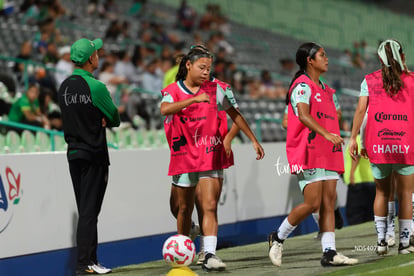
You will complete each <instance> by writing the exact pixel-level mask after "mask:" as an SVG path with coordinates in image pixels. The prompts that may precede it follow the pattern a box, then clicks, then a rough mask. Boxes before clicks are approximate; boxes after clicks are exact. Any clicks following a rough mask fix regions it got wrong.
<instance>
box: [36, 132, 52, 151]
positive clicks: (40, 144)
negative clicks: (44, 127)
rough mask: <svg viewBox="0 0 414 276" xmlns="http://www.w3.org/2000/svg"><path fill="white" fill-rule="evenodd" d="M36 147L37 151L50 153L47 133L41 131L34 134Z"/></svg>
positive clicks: (50, 148)
mask: <svg viewBox="0 0 414 276" xmlns="http://www.w3.org/2000/svg"><path fill="white" fill-rule="evenodd" d="M35 138H36V146H37V149H38V151H41V152H43V151H51V150H52V145H51V143H50V137H49V135H48V134H47V133H45V132H42V131H37V132H36V134H35Z"/></svg>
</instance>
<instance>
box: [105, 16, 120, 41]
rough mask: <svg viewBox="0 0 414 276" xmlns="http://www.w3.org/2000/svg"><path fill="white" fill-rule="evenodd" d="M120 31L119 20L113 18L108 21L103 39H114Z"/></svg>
mask: <svg viewBox="0 0 414 276" xmlns="http://www.w3.org/2000/svg"><path fill="white" fill-rule="evenodd" d="M121 32H122V26H121V24H120V23H119V20H118V19H114V20H112V21H111V23H109V26H108V28H107V29H106V32H105V39H108V40H112V41H116V40H117V38H118V36H119V35H120V34H121Z"/></svg>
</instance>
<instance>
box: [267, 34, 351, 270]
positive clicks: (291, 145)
mask: <svg viewBox="0 0 414 276" xmlns="http://www.w3.org/2000/svg"><path fill="white" fill-rule="evenodd" d="M296 63H297V64H298V65H299V70H298V71H297V73H296V74H295V76H294V77H293V79H292V82H291V85H290V87H289V93H288V94H287V96H286V104H287V105H288V127H287V139H286V153H287V157H288V161H289V164H290V166H291V172H292V174H296V175H297V177H298V180H299V186H300V188H301V190H302V193H303V196H304V202H303V203H301V204H299V205H298V206H296V207H295V208H293V209H292V211H291V212H290V213H289V215H288V216H287V217H286V218H285V219H284V221H283V222H282V224H281V225H280V226H279V227H278V228H277V231H274V232H272V233H271V234H270V235H269V237H268V241H269V258H270V260H271V262H272V263H273V264H274V265H276V266H281V264H282V250H283V242H284V241H285V240H286V239H287V238H288V236H289V235H290V234H291V233H292V232H293V231H294V230H295V228H296V227H297V225H299V223H300V222H302V221H303V220H304V219H305V218H306V217H307V216H309V215H310V214H312V213H313V212H315V211H316V210H318V209H319V228H320V232H321V245H322V251H323V255H322V258H321V265H322V266H331V265H352V264H355V263H357V262H358V260H357V259H352V258H348V257H346V256H344V255H342V254H338V253H337V252H336V246H335V215H334V210H335V199H336V196H335V194H336V182H337V180H338V179H339V174H340V173H343V171H344V165H343V153H342V144H343V143H344V141H343V139H342V138H341V137H340V133H339V123H338V118H337V114H336V108H335V105H334V102H333V98H332V97H333V94H334V92H335V91H333V90H332V89H330V88H329V87H328V86H327V85H326V84H324V83H322V82H321V81H320V76H321V74H323V73H325V72H326V71H327V70H328V58H327V56H326V53H325V50H324V48H323V47H322V46H320V45H319V44H316V43H314V42H308V43H304V44H302V45H301V46H300V47H299V48H298V50H297V51H296ZM321 112H323V114H324V116H323V117H320V116H319V114H320V113H321ZM317 115H318V116H317ZM326 118H333V119H326Z"/></svg>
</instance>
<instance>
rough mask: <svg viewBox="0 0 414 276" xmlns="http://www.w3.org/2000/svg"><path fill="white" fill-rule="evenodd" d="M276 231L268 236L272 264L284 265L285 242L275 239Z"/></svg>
mask: <svg viewBox="0 0 414 276" xmlns="http://www.w3.org/2000/svg"><path fill="white" fill-rule="evenodd" d="M274 234H275V232H272V233H270V235H269V236H268V242H269V258H270V261H271V262H272V264H274V265H276V266H281V265H282V251H283V243H281V242H278V241H277V240H276V239H274V238H273V237H274Z"/></svg>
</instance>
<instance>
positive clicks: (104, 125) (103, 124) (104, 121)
mask: <svg viewBox="0 0 414 276" xmlns="http://www.w3.org/2000/svg"><path fill="white" fill-rule="evenodd" d="M102 127H106V120H105V118H102Z"/></svg>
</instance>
